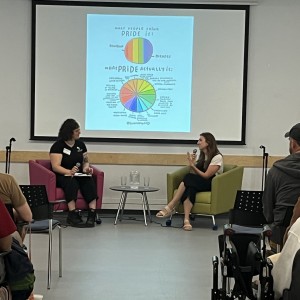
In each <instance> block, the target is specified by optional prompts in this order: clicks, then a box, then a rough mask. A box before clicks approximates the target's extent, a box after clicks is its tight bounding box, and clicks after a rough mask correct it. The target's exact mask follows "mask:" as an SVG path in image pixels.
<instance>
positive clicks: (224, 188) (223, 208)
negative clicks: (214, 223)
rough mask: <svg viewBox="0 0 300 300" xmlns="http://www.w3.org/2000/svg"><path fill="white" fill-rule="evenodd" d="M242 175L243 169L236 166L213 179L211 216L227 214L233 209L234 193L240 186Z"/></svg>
mask: <svg viewBox="0 0 300 300" xmlns="http://www.w3.org/2000/svg"><path fill="white" fill-rule="evenodd" d="M243 173H244V167H241V166H236V167H235V168H233V169H231V170H229V171H227V172H224V173H223V174H220V175H217V176H215V177H214V178H213V180H212V189H211V213H212V214H217V213H218V214H219V213H224V212H228V211H229V210H230V209H231V208H233V205H234V201H235V196H236V192H237V190H240V189H241V186H242V181H243ZM218 199H219V200H218ZM220 199H221V201H220Z"/></svg>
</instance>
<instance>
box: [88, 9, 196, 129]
mask: <svg viewBox="0 0 300 300" xmlns="http://www.w3.org/2000/svg"><path fill="white" fill-rule="evenodd" d="M193 25H194V17H192V16H140V15H100V14H89V15H87V71H86V72H87V76H86V78H87V79H86V119H85V129H86V130H121V131H122V130H125V131H155V132H157V131H160V132H190V129H191V97H192V95H191V91H192V56H193Z"/></svg>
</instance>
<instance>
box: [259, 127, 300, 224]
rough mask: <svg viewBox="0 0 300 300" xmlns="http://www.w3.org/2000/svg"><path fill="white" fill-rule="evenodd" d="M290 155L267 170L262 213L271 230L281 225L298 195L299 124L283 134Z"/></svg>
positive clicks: (299, 175) (299, 183)
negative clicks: (287, 141) (287, 140)
mask: <svg viewBox="0 0 300 300" xmlns="http://www.w3.org/2000/svg"><path fill="white" fill-rule="evenodd" d="M285 137H288V138H289V151H290V155H289V156H287V157H286V158H284V159H281V160H278V161H277V162H275V163H274V165H273V167H272V168H271V169H270V170H269V172H268V175H267V178H266V183H265V190H264V193H263V199H262V201H263V211H264V215H265V217H266V220H267V222H268V223H269V224H270V225H271V228H275V227H276V226H281V225H282V224H283V221H284V218H285V215H286V211H287V208H288V207H290V206H294V205H295V204H296V202H297V199H298V197H299V195H300V123H298V124H296V125H295V126H293V127H292V128H291V130H290V131H289V132H287V133H286V134H285Z"/></svg>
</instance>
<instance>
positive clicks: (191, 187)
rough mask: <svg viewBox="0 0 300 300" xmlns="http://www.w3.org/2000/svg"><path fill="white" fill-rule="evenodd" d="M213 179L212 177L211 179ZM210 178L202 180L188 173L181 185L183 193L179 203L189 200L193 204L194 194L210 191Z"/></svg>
mask: <svg viewBox="0 0 300 300" xmlns="http://www.w3.org/2000/svg"><path fill="white" fill-rule="evenodd" d="M212 178H213V177H212ZM212 178H209V179H204V178H203V177H201V176H199V175H196V174H193V173H189V174H187V175H185V176H184V178H183V183H184V186H185V191H184V193H183V195H182V197H181V203H182V204H183V202H184V201H185V200H186V199H187V198H189V199H190V201H191V202H192V204H193V205H194V204H195V199H196V194H197V193H198V192H208V191H211V181H212Z"/></svg>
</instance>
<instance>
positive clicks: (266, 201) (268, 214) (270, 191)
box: [262, 170, 275, 224]
mask: <svg viewBox="0 0 300 300" xmlns="http://www.w3.org/2000/svg"><path fill="white" fill-rule="evenodd" d="M271 172H272V171H271V170H270V171H269V173H268V176H267V178H266V182H265V190H264V193H263V198H262V202H263V211H264V216H265V218H266V220H267V222H268V223H269V224H270V223H272V222H273V221H274V213H273V210H274V205H275V194H274V190H275V189H274V186H273V179H272V174H271Z"/></svg>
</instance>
